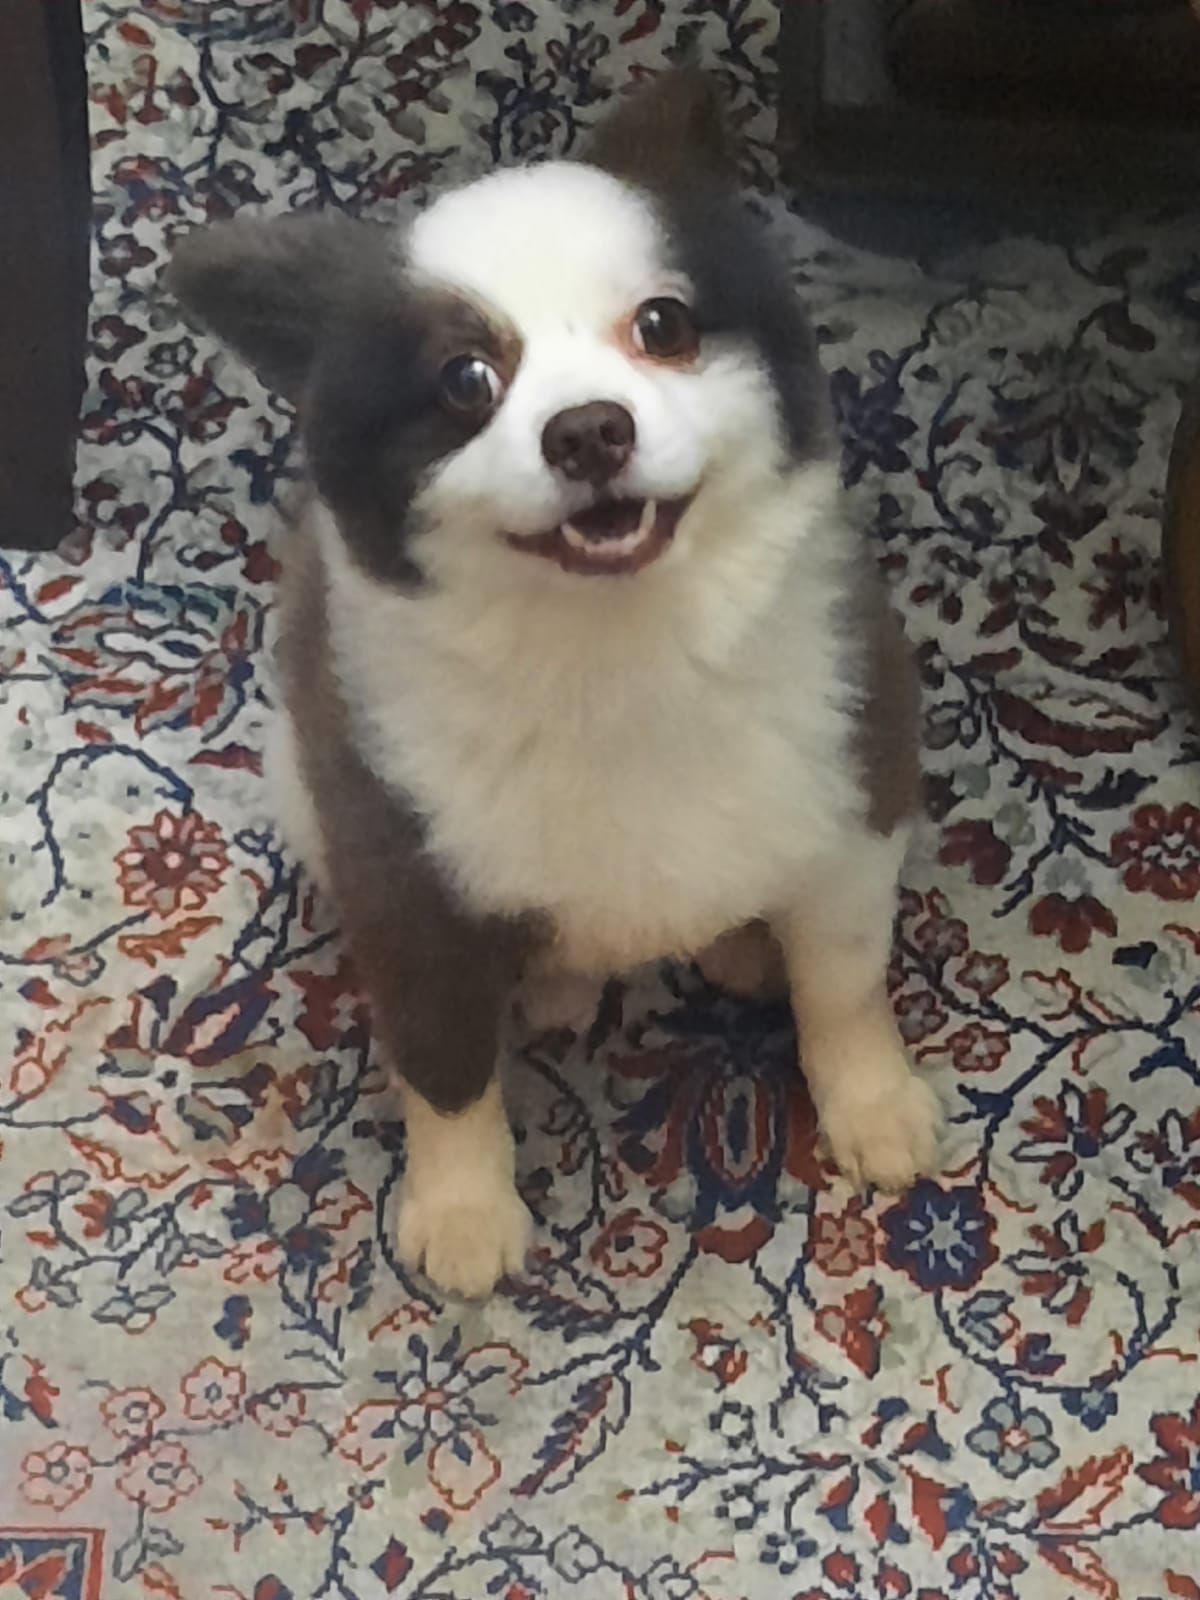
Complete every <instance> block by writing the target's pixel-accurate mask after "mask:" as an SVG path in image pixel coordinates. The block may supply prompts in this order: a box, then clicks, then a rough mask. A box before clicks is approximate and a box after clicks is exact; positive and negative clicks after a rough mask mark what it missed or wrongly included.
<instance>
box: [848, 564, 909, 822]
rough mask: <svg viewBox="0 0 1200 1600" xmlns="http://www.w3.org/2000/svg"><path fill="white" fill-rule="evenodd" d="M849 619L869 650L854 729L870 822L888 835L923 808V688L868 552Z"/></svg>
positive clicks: (860, 573) (866, 655) (858, 579)
mask: <svg viewBox="0 0 1200 1600" xmlns="http://www.w3.org/2000/svg"><path fill="white" fill-rule="evenodd" d="M849 620H850V626H851V627H853V628H854V629H855V631H856V632H858V633H860V634H861V637H862V640H863V647H864V652H865V654H864V671H865V688H866V701H865V704H864V706H863V709H862V712H861V714H860V716H859V718H858V721H857V724H856V727H855V741H854V747H855V755H856V757H857V759H858V761H859V763H860V766H861V770H862V776H863V783H864V786H865V788H866V792H867V801H868V809H867V823H868V826H869V827H870V828H871V829H872V831H873V832H875V833H881V834H885V835H886V834H890V833H891V832H893V830H894V829H896V828H897V827H899V826H900V825H901V823H904V822H910V821H912V820H914V819H915V818H916V817H917V816H918V815H919V813H920V810H921V686H920V679H919V677H918V675H917V663H916V658H915V656H914V655H913V651H912V646H911V645H910V644H909V642H908V640H907V639H906V638H905V636H904V632H903V629H902V628H901V627H900V624H899V622H898V621H897V620H896V617H895V615H894V614H893V612H892V610H891V607H890V606H889V605H888V599H887V591H886V589H885V587H884V584H883V580H882V579H881V577H880V576H879V574H878V573H877V572H876V571H875V569H874V565H873V563H871V558H870V556H869V555H864V557H863V560H862V563H861V569H860V572H859V574H858V577H857V582H856V586H855V593H854V594H853V596H852V598H851V608H850V619H849Z"/></svg>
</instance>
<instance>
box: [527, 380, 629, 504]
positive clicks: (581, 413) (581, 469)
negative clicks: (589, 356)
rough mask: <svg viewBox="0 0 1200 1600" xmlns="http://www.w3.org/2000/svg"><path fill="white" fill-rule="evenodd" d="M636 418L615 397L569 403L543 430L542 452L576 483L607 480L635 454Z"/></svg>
mask: <svg viewBox="0 0 1200 1600" xmlns="http://www.w3.org/2000/svg"><path fill="white" fill-rule="evenodd" d="M636 436H637V430H636V429H635V427H634V425H633V417H632V416H631V415H630V414H629V412H628V411H626V409H625V407H624V406H620V405H618V404H617V403H616V401H615V400H592V401H590V402H589V403H588V404H587V405H586V406H569V407H568V408H567V410H566V411H560V412H559V413H558V415H557V416H553V417H551V418H550V421H549V422H548V423H547V424H546V426H545V427H544V428H543V429H542V454H543V455H544V456H545V458H546V460H547V461H548V462H549V464H550V465H551V466H552V467H553V468H554V469H555V470H556V471H557V472H561V473H562V475H563V477H565V478H571V479H572V480H574V481H575V482H576V483H594V484H597V485H598V484H601V483H607V482H608V481H609V479H610V478H615V477H616V475H617V473H618V472H620V470H621V468H622V467H623V466H624V465H625V463H626V462H627V461H628V460H629V458H630V456H631V455H632V454H633V442H634V439H635V438H636Z"/></svg>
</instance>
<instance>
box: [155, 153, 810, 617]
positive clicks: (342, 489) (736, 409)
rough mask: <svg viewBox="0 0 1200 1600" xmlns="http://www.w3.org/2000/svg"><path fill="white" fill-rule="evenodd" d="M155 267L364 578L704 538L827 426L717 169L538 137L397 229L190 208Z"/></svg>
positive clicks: (792, 325)
mask: <svg viewBox="0 0 1200 1600" xmlns="http://www.w3.org/2000/svg"><path fill="white" fill-rule="evenodd" d="M175 283H176V287H177V290H178V292H179V294H180V296H181V298H182V299H183V300H184V302H185V304H189V305H190V306H192V308H193V309H195V310H196V311H197V312H198V314H199V315H200V317H201V319H202V320H204V321H206V322H207V323H208V324H209V325H210V326H212V327H213V328H214V330H215V331H216V332H218V333H219V334H221V335H223V336H224V337H225V338H226V339H227V340H228V341H229V342H230V343H231V344H233V345H234V347H235V348H237V349H239V350H240V351H241V352H242V353H243V354H244V355H246V356H247V357H248V358H249V359H250V361H251V362H252V364H253V365H255V366H256V367H257V369H258V370H259V372H260V373H261V374H262V376H263V377H264V378H265V379H266V380H267V381H268V382H269V383H273V384H274V385H275V386H277V387H280V388H282V389H283V390H284V392H286V393H288V394H289V395H290V396H291V397H292V398H293V399H295V401H296V402H297V404H298V406H299V409H300V415H301V424H302V428H303V432H304V436H305V442H306V447H307V451H308V456H309V461H310V466H311V469H312V473H313V476H314V479H315V482H316V486H317V489H318V491H319V492H320V493H321V495H322V497H323V498H324V499H325V500H326V501H327V503H328V504H329V505H330V507H331V508H332V509H333V511H334V512H335V514H336V517H337V521H338V523H339V526H340V527H341V529H342V532H343V534H344V536H345V538H346V539H347V541H348V543H349V545H350V547H351V549H352V551H353V553H354V555H355V556H356V558H357V560H358V561H359V563H360V565H362V566H363V567H364V568H365V569H366V570H367V571H368V572H369V573H370V574H371V575H373V576H375V577H377V578H379V579H382V580H384V581H388V582H395V583H401V584H406V585H416V584H420V583H422V582H424V583H432V584H434V585H436V586H437V587H440V588H445V587H461V586H463V585H468V586H469V585H471V584H473V583H487V584H494V583H495V582H496V581H497V580H498V579H500V578H507V579H509V580H511V581H512V582H519V583H523V582H545V581H547V579H548V578H549V579H550V580H551V581H553V582H556V583H561V582H563V581H571V582H574V583H579V582H581V581H583V580H589V581H591V582H593V583H595V582H601V583H603V582H605V581H606V580H607V581H608V582H610V583H611V582H612V581H613V580H614V579H617V578H629V577H631V576H633V575H635V574H638V573H641V572H643V571H646V570H647V569H649V568H651V567H657V566H660V565H661V566H663V567H666V566H669V565H670V564H672V563H679V562H687V561H697V560H702V559H704V551H705V549H706V548H709V547H711V546H712V545H713V543H714V542H715V541H718V540H720V539H728V538H736V537H737V527H736V523H737V513H738V512H739V510H744V508H745V506H746V505H747V504H748V503H752V502H753V500H754V498H755V497H756V496H761V495H763V494H768V493H770V492H771V490H772V488H773V487H774V486H775V485H777V484H778V483H779V482H780V481H781V480H782V479H783V478H784V477H785V476H786V474H787V473H788V471H789V470H790V469H791V468H792V467H793V466H795V465H796V464H797V463H798V462H802V461H805V460H808V459H813V458H815V457H817V456H820V455H823V454H825V453H826V452H827V449H828V443H827V437H826V431H825V419H824V406H823V393H824V388H823V382H822V380H821V377H820V373H819V368H818V366H817V362H816V357H815V352H814V349H813V345H812V341H811V337H810V334H809V331H808V328H807V325H806V323H805V321H804V319H803V316H802V313H801V312H800V310H799V308H798V306H797V305H796V304H795V301H794V298H793V295H792V292H791V289H790V287H789V285H788V284H787V282H786V278H785V277H784V276H783V274H782V273H781V272H780V270H779V268H778V267H777V266H776V264H775V262H774V261H773V259H772V258H771V256H770V253H769V251H767V249H766V248H765V246H764V244H763V242H762V240H761V239H760V238H759V237H758V235H757V232H756V231H755V229H754V227H753V225H752V223H751V222H750V220H749V219H748V218H747V217H746V216H745V215H744V214H743V212H742V211H741V208H740V207H739V205H738V204H737V202H736V200H735V199H734V198H733V197H732V196H731V195H729V194H727V193H725V192H724V191H723V190H721V189H720V188H718V187H713V186H703V187H701V189H700V190H699V191H689V190H688V189H687V188H686V187H683V188H678V189H675V190H670V189H667V190H663V191H656V190H649V189H643V188H640V187H638V186H636V185H635V184H632V183H630V182H628V181H625V180H623V179H622V178H620V177H617V176H615V175H613V174H611V173H609V172H606V171H603V170H601V169H599V168H597V167H593V166H587V165H583V164H577V163H565V162H552V163H547V164H545V165H542V166H537V167H531V168H525V169H519V170H509V171H502V172H498V173H496V174H493V175H491V176H490V177H487V178H484V179H482V180H480V181H478V182H477V183H474V184H471V185H469V186H468V187H466V188H463V189H460V190H457V191H455V192H452V193H450V194H448V195H446V196H444V197H443V198H441V199H439V200H438V201H436V202H435V203H434V204H433V205H432V206H431V207H430V208H429V209H428V210H426V211H425V212H424V213H422V214H421V215H420V216H419V217H418V218H417V219H416V221H415V223H414V224H413V225H412V226H411V228H410V229H409V230H408V231H407V233H400V232H399V231H394V230H391V229H385V228H381V227H378V226H373V225H369V224H362V223H357V224H356V223H350V222H346V221H343V220H341V219H328V218H311V219H301V218H293V219H282V220H278V221H275V222H251V223H246V222H237V223H233V224H228V225H226V226H225V227H223V228H218V229H211V230H206V231H205V232H203V233H201V234H199V235H193V236H192V237H191V238H190V239H189V240H187V241H185V243H184V246H183V247H182V249H181V251H180V253H179V255H178V256H177V261H176V267H175ZM564 575H565V578H564Z"/></svg>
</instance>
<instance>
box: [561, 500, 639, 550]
mask: <svg viewBox="0 0 1200 1600" xmlns="http://www.w3.org/2000/svg"><path fill="white" fill-rule="evenodd" d="M645 505H646V502H645V501H644V500H602V501H601V502H600V504H599V505H595V506H589V508H588V509H587V510H586V511H580V512H578V513H577V514H576V515H575V516H573V517H572V518H571V519H570V520H571V523H572V525H573V526H574V527H576V528H578V529H579V531H580V533H582V534H583V536H584V538H585V539H596V540H602V539H623V538H624V537H625V535H626V534H627V533H632V532H633V531H634V529H635V528H636V527H637V525H638V523H639V522H640V521H641V520H642V511H643V510H644V509H645Z"/></svg>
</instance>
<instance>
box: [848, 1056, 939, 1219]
mask: <svg viewBox="0 0 1200 1600" xmlns="http://www.w3.org/2000/svg"><path fill="white" fill-rule="evenodd" d="M940 1122H941V1114H940V1108H939V1106H938V1101H937V1096H936V1095H935V1094H934V1092H933V1090H932V1089H931V1088H930V1087H929V1085H928V1084H927V1083H925V1082H924V1081H923V1080H922V1079H920V1078H917V1077H914V1076H913V1074H912V1073H911V1072H907V1071H906V1073H905V1077H904V1080H903V1082H898V1083H896V1084H895V1085H894V1086H889V1087H888V1088H886V1089H884V1090H882V1091H880V1090H878V1089H876V1088H875V1087H874V1086H871V1088H870V1089H868V1091H867V1092H865V1093H864V1086H863V1085H862V1084H861V1083H858V1084H856V1083H855V1081H854V1076H853V1074H852V1075H851V1076H850V1078H849V1081H848V1082H846V1084H845V1087H844V1088H841V1087H839V1088H838V1089H835V1090H834V1091H833V1092H832V1093H830V1094H829V1095H828V1096H827V1097H826V1099H825V1101H824V1103H823V1105H822V1106H821V1114H820V1128H821V1135H822V1138H823V1139H824V1142H825V1144H826V1145H827V1147H828V1149H829V1153H830V1155H831V1156H832V1157H833V1159H834V1161H835V1162H836V1163H837V1165H838V1166H839V1167H840V1169H841V1171H842V1173H843V1174H844V1175H845V1176H846V1177H847V1178H848V1179H849V1180H850V1182H851V1183H852V1184H854V1185H855V1187H856V1188H860V1189H863V1188H867V1187H869V1186H873V1187H875V1188H878V1189H888V1190H891V1191H896V1190H900V1189H907V1188H909V1186H910V1185H911V1184H913V1183H914V1182H915V1181H916V1180H917V1178H919V1177H920V1176H921V1175H922V1173H929V1172H932V1171H933V1170H934V1166H935V1163H936V1157H937V1142H938V1126H939V1123H940Z"/></svg>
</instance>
